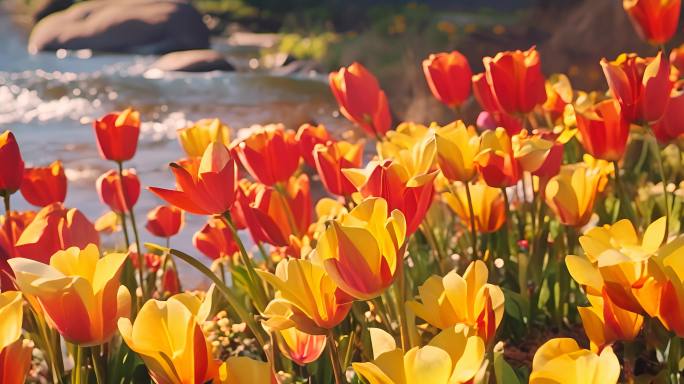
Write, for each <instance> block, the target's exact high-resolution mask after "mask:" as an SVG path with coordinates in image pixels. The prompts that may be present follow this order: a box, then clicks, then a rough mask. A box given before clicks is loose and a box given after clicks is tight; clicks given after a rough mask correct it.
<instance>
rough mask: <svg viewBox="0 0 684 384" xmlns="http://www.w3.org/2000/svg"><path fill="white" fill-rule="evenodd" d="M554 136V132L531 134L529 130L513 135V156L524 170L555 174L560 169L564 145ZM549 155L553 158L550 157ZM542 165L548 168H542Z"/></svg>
mask: <svg viewBox="0 0 684 384" xmlns="http://www.w3.org/2000/svg"><path fill="white" fill-rule="evenodd" d="M553 136H555V135H554V134H553V133H546V132H543V133H535V134H529V133H528V132H527V131H522V132H520V133H518V134H517V135H515V136H513V138H512V139H511V143H512V145H513V157H514V158H515V159H516V160H517V161H518V164H520V168H521V169H522V170H523V171H526V172H530V173H532V174H536V173H540V174H544V175H545V174H549V173H552V175H550V176H555V175H556V174H557V173H558V171H560V163H561V161H562V156H563V145H562V143H559V142H557V141H556V140H552V137H553ZM557 144H559V145H557ZM559 152H560V153H559ZM549 157H553V158H551V159H549ZM542 167H546V168H547V169H542ZM550 176H549V177H550Z"/></svg>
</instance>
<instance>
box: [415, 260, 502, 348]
mask: <svg viewBox="0 0 684 384" xmlns="http://www.w3.org/2000/svg"><path fill="white" fill-rule="evenodd" d="M488 276H489V272H488V271H487V266H486V265H485V263H484V262H482V261H480V260H476V261H473V262H471V263H470V265H469V266H468V268H467V269H466V271H465V273H463V277H461V276H459V275H458V274H457V273H456V271H451V272H449V273H447V274H446V276H444V277H439V276H435V275H433V276H430V277H429V278H428V279H427V280H426V281H425V283H424V284H423V285H421V286H420V287H419V288H418V295H419V298H420V302H418V301H409V302H407V303H406V304H407V306H408V307H409V308H411V310H413V312H415V314H416V316H418V317H420V318H422V319H423V320H425V321H427V322H428V323H429V324H430V325H432V326H433V327H436V328H439V329H446V328H449V327H453V326H455V325H456V324H465V325H468V326H469V327H471V328H472V329H474V330H476V331H477V333H478V335H479V336H480V337H481V338H482V339H483V340H485V342H487V341H488V340H493V338H494V333H495V332H496V329H497V328H498V326H499V324H500V323H501V319H502V318H503V310H504V295H503V291H502V290H501V288H499V287H498V286H496V285H493V284H488V283H487V278H488ZM489 317H493V318H494V320H495V321H494V322H493V323H492V324H488V323H487V322H486V321H485V320H486V319H487V318H489ZM487 326H489V327H490V328H489V329H488V328H487Z"/></svg>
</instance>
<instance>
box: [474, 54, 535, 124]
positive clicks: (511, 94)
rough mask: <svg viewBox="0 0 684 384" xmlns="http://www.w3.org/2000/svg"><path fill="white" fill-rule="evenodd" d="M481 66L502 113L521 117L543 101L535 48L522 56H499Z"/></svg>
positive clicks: (484, 60)
mask: <svg viewBox="0 0 684 384" xmlns="http://www.w3.org/2000/svg"><path fill="white" fill-rule="evenodd" d="M482 62H483V63H484V67H485V76H486V81H487V84H489V88H490V89H491V92H492V95H493V96H494V98H495V99H496V101H497V103H498V105H499V106H500V107H501V110H503V111H505V112H507V113H509V114H515V113H523V114H524V113H529V112H531V111H532V110H533V109H534V107H536V106H537V105H539V104H542V103H544V102H545V101H546V88H545V86H544V83H545V80H544V75H543V74H542V72H541V62H540V60H539V53H538V52H537V50H536V48H535V47H532V48H530V49H528V50H527V51H524V52H523V51H506V52H499V53H497V54H496V56H494V57H493V58H491V57H485V58H484V59H483V60H482Z"/></svg>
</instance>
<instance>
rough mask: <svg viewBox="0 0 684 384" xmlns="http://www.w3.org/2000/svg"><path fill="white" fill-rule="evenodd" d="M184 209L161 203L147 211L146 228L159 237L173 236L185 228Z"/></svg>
mask: <svg viewBox="0 0 684 384" xmlns="http://www.w3.org/2000/svg"><path fill="white" fill-rule="evenodd" d="M183 222H184V219H183V211H182V210H181V209H180V208H178V207H174V206H173V205H160V206H158V207H156V208H154V209H153V210H151V211H149V212H148V213H147V225H145V228H147V230H148V231H149V232H150V233H151V234H153V235H154V236H158V237H171V236H174V235H176V234H177V233H178V232H180V230H181V228H183Z"/></svg>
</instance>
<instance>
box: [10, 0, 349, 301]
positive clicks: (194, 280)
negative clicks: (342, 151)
mask: <svg viewBox="0 0 684 384" xmlns="http://www.w3.org/2000/svg"><path fill="white" fill-rule="evenodd" d="M2 12H3V11H2V10H1V9H0V131H4V130H5V129H11V130H12V131H13V132H14V133H15V135H16V137H17V140H18V141H19V144H20V146H21V151H22V155H23V157H24V160H25V161H26V163H27V165H29V166H30V165H45V164H48V163H50V162H52V161H54V160H56V159H59V160H61V161H62V162H63V163H64V165H65V167H66V170H67V177H68V179H69V189H68V193H67V199H66V205H67V206H69V207H78V208H80V209H81V210H82V211H84V213H85V214H86V215H87V216H88V218H89V219H90V220H91V221H94V220H95V219H96V218H97V217H99V216H100V215H101V214H103V213H105V212H106V207H105V206H104V205H103V204H102V203H100V201H99V199H98V196H97V192H96V191H95V180H96V179H97V177H98V176H99V175H100V174H102V173H103V172H105V171H106V170H108V169H110V168H111V167H112V166H113V164H112V163H110V162H107V161H104V160H102V159H100V157H99V155H98V152H97V148H96V145H95V138H94V134H93V131H92V125H91V124H92V121H93V119H95V118H97V117H99V116H101V115H103V114H105V113H107V112H108V111H112V110H119V109H123V108H125V107H126V106H129V105H130V106H134V107H136V108H137V109H139V110H140V111H141V114H142V119H143V121H144V123H143V126H142V133H141V137H140V143H139V146H138V152H137V154H136V157H135V158H134V159H133V160H132V161H130V162H128V163H127V164H126V165H127V166H128V167H135V168H136V170H137V171H138V176H139V177H140V179H141V181H142V184H143V187H146V186H151V185H154V186H164V187H172V186H173V178H172V176H171V174H170V172H169V171H168V168H167V164H168V163H169V162H171V161H174V160H176V159H178V158H180V157H182V156H183V153H182V151H181V149H180V146H179V144H178V142H177V141H176V134H175V131H176V129H177V128H180V127H183V126H186V125H187V124H188V123H189V122H190V121H193V120H196V119H200V118H213V117H218V118H220V119H222V120H223V121H224V122H227V123H228V124H229V125H230V126H231V127H233V136H234V137H236V136H239V134H240V133H239V130H240V128H242V127H248V126H250V125H252V124H264V123H269V122H283V123H285V124H286V126H288V127H289V128H293V129H296V128H297V126H298V125H299V124H301V123H303V122H306V121H310V120H315V121H318V122H322V123H325V124H326V125H327V126H328V127H329V128H331V129H333V130H334V129H335V127H340V126H342V125H343V124H344V123H343V122H342V121H340V119H336V118H334V117H333V114H334V110H335V106H334V103H333V100H332V98H331V96H330V94H329V90H328V88H327V84H326V82H325V77H324V76H321V75H311V74H301V75H295V76H288V77H278V76H271V75H269V74H268V73H265V72H263V73H258V72H252V73H245V72H242V73H220V72H212V73H203V74H185V73H173V74H165V75H162V76H159V74H156V73H150V72H149V71H148V67H149V65H150V64H151V63H152V62H153V61H154V60H155V58H154V57H146V56H136V55H112V54H92V53H90V52H88V51H78V52H64V51H62V52H57V53H41V54H38V55H29V54H28V53H27V52H26V36H25V33H24V32H23V31H21V30H19V29H18V28H17V27H16V26H15V25H14V24H13V23H12V21H11V19H10V17H9V16H8V15H7V14H2ZM215 45H216V48H217V49H220V50H222V51H224V52H226V53H228V54H229V55H234V57H235V59H236V60H244V59H245V57H249V56H250V55H254V54H255V52H256V50H254V51H250V50H249V49H247V50H246V49H245V48H244V47H240V48H233V47H229V46H227V45H220V44H215ZM0 166H2V165H1V164H0ZM159 203H160V201H159V200H158V199H157V198H156V197H154V196H153V195H152V194H151V193H150V192H148V191H143V192H142V194H141V197H140V200H139V202H138V203H137V205H136V207H135V212H136V215H137V217H138V223H139V224H138V226H139V227H140V229H141V236H142V241H154V240H155V239H154V238H153V237H152V236H151V235H149V234H148V233H146V231H145V230H144V228H142V227H143V226H144V222H145V214H146V212H147V211H148V210H149V209H151V208H153V207H154V206H155V205H157V204H159ZM13 204H14V207H16V208H18V209H30V208H31V207H30V206H29V205H28V204H27V203H26V202H25V201H23V199H22V198H21V197H20V195H19V194H16V195H14V196H13ZM204 220H205V218H204V217H200V216H194V215H187V216H186V226H185V228H184V230H183V232H182V233H181V234H180V235H178V236H176V237H174V238H173V239H172V245H173V246H175V247H177V248H180V249H182V250H184V251H187V252H190V253H192V254H194V255H198V257H199V258H200V259H202V260H205V261H207V260H206V259H205V258H203V257H202V256H200V255H199V253H198V252H197V251H195V250H194V248H193V246H192V235H193V234H194V232H195V231H197V230H198V229H199V228H200V227H201V226H202V225H203V223H204ZM120 236H121V235H120V234H117V235H114V236H113V237H106V238H103V242H104V243H105V244H106V245H107V246H109V247H113V246H115V244H116V243H117V242H118V243H120V242H121V240H120ZM243 236H244V237H245V239H246V240H247V237H248V236H247V234H246V233H245V234H243ZM207 262H208V261H207ZM180 268H181V275H182V279H183V280H182V281H183V282H185V283H186V286H187V287H189V288H192V287H193V286H194V285H197V284H198V283H199V282H200V278H199V275H198V274H197V273H195V272H194V271H190V270H188V268H187V267H186V266H180Z"/></svg>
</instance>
